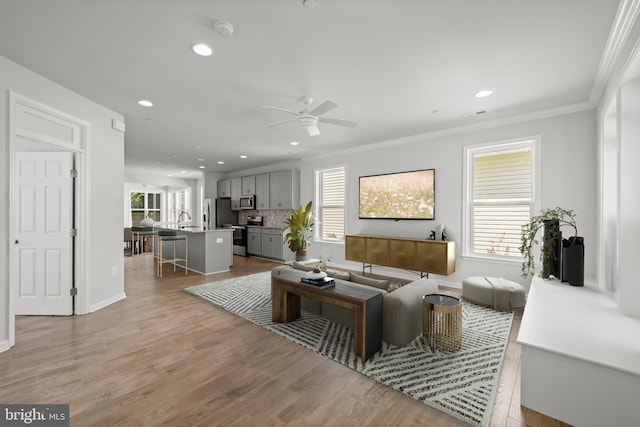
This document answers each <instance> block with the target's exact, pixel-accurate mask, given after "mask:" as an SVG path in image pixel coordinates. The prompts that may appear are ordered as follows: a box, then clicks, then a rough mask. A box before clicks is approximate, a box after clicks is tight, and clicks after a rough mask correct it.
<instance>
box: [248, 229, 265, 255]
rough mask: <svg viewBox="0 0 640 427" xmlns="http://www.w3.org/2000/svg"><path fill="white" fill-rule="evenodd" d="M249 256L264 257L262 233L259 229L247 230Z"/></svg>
mask: <svg viewBox="0 0 640 427" xmlns="http://www.w3.org/2000/svg"><path fill="white" fill-rule="evenodd" d="M247 254H248V255H258V256H262V232H261V230H260V229H259V228H254V227H248V228H247Z"/></svg>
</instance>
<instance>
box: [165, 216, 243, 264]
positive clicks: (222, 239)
mask: <svg viewBox="0 0 640 427" xmlns="http://www.w3.org/2000/svg"><path fill="white" fill-rule="evenodd" d="M154 230H155V231H160V230H168V231H175V232H176V234H177V235H178V236H187V242H188V247H187V249H188V250H187V256H186V258H187V266H188V269H189V270H191V271H194V272H196V273H200V274H214V273H221V272H224V271H229V269H230V267H231V266H232V265H233V230H232V229H230V228H214V229H206V228H203V227H200V226H178V225H176V224H168V225H159V226H156V227H154ZM158 249H159V246H158V236H154V244H153V255H154V257H155V258H157V257H158ZM162 258H163V259H165V260H166V259H172V258H174V256H173V242H163V247H162ZM176 258H185V248H184V243H182V242H179V243H178V244H177V245H176ZM178 265H181V263H178Z"/></svg>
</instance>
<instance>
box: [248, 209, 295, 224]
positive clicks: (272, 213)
mask: <svg viewBox="0 0 640 427" xmlns="http://www.w3.org/2000/svg"><path fill="white" fill-rule="evenodd" d="M249 215H262V225H263V226H265V227H269V228H282V227H284V225H285V221H286V219H287V218H289V215H291V209H265V210H242V211H240V212H239V213H238V222H239V223H240V224H246V223H247V216H249Z"/></svg>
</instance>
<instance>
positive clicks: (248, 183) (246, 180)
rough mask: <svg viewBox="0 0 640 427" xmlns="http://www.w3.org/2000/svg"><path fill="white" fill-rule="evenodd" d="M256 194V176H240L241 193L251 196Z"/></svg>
mask: <svg viewBox="0 0 640 427" xmlns="http://www.w3.org/2000/svg"><path fill="white" fill-rule="evenodd" d="M252 194H256V176H255V175H250V176H243V177H242V195H243V196H251V195H252Z"/></svg>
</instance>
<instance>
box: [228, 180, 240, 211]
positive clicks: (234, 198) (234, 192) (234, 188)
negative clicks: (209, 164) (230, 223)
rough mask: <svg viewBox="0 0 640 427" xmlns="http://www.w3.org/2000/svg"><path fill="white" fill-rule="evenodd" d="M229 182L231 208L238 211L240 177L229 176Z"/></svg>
mask: <svg viewBox="0 0 640 427" xmlns="http://www.w3.org/2000/svg"><path fill="white" fill-rule="evenodd" d="M229 181H231V182H230V185H229V187H230V190H229V191H230V193H231V210H232V211H239V210H240V187H241V179H240V178H231V179H230V180H229Z"/></svg>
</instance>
